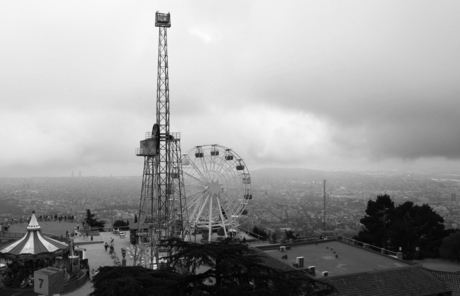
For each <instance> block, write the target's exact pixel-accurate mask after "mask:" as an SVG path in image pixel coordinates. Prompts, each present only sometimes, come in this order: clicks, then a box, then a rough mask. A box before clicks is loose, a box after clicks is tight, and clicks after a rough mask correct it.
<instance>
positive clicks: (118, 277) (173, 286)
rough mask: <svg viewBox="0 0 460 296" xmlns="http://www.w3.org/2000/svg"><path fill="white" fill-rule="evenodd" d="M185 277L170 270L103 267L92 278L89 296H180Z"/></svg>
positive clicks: (184, 286)
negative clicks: (91, 288)
mask: <svg viewBox="0 0 460 296" xmlns="http://www.w3.org/2000/svg"><path fill="white" fill-rule="evenodd" d="M185 279H186V276H184V275H181V274H178V273H176V272H174V271H172V270H151V269H147V268H143V267H141V266H132V267H126V266H104V267H101V268H100V269H99V272H98V273H97V274H96V275H95V276H94V277H93V280H92V281H93V288H94V291H93V292H92V293H90V294H89V295H91V296H106V295H107V296H108V295H110V296H117V295H119V296H122V295H137V296H150V295H167V296H169V295H170V296H175V295H178V296H181V295H186V294H184V293H183V291H184V290H186V288H187V285H188V283H187V281H186V280H185Z"/></svg>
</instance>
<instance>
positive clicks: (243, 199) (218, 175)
mask: <svg viewBox="0 0 460 296" xmlns="http://www.w3.org/2000/svg"><path fill="white" fill-rule="evenodd" d="M182 169H183V175H184V184H185V194H186V199H187V211H188V217H189V225H190V227H194V228H200V229H202V230H205V232H208V239H209V241H210V240H211V234H212V232H213V231H217V230H222V232H223V234H224V236H229V233H228V230H229V229H234V228H236V226H237V225H238V218H239V217H240V216H241V215H245V214H247V210H246V209H245V208H246V206H247V204H248V202H249V200H251V199H252V195H251V177H250V174H249V171H248V169H247V166H246V164H245V163H244V161H243V159H242V158H241V157H239V156H238V154H236V153H235V152H234V151H232V150H231V149H229V148H226V147H224V146H221V145H203V146H196V147H195V148H193V149H191V150H189V151H188V152H187V153H186V154H184V155H183V156H182Z"/></svg>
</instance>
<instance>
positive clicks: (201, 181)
mask: <svg viewBox="0 0 460 296" xmlns="http://www.w3.org/2000/svg"><path fill="white" fill-rule="evenodd" d="M184 174H186V175H187V176H189V177H190V178H192V179H195V180H196V181H198V182H199V183H201V184H203V185H204V184H206V182H205V181H203V180H200V179H198V178H197V177H195V176H193V175H191V174H189V173H187V172H184Z"/></svg>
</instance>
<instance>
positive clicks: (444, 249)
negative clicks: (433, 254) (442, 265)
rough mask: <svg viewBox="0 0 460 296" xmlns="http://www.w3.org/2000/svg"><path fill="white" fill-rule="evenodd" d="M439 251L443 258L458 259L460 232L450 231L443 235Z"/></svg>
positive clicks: (459, 256) (459, 255) (459, 258)
mask: <svg viewBox="0 0 460 296" xmlns="http://www.w3.org/2000/svg"><path fill="white" fill-rule="evenodd" d="M439 253H440V255H441V258H443V259H447V260H451V261H457V262H458V261H460V232H455V233H451V234H450V235H449V236H447V237H445V238H444V239H443V240H442V245H441V248H440V250H439Z"/></svg>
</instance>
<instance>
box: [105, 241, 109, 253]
mask: <svg viewBox="0 0 460 296" xmlns="http://www.w3.org/2000/svg"><path fill="white" fill-rule="evenodd" d="M108 247H109V245H108V244H107V242H105V244H104V249H105V251H106V252H107V248H108Z"/></svg>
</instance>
